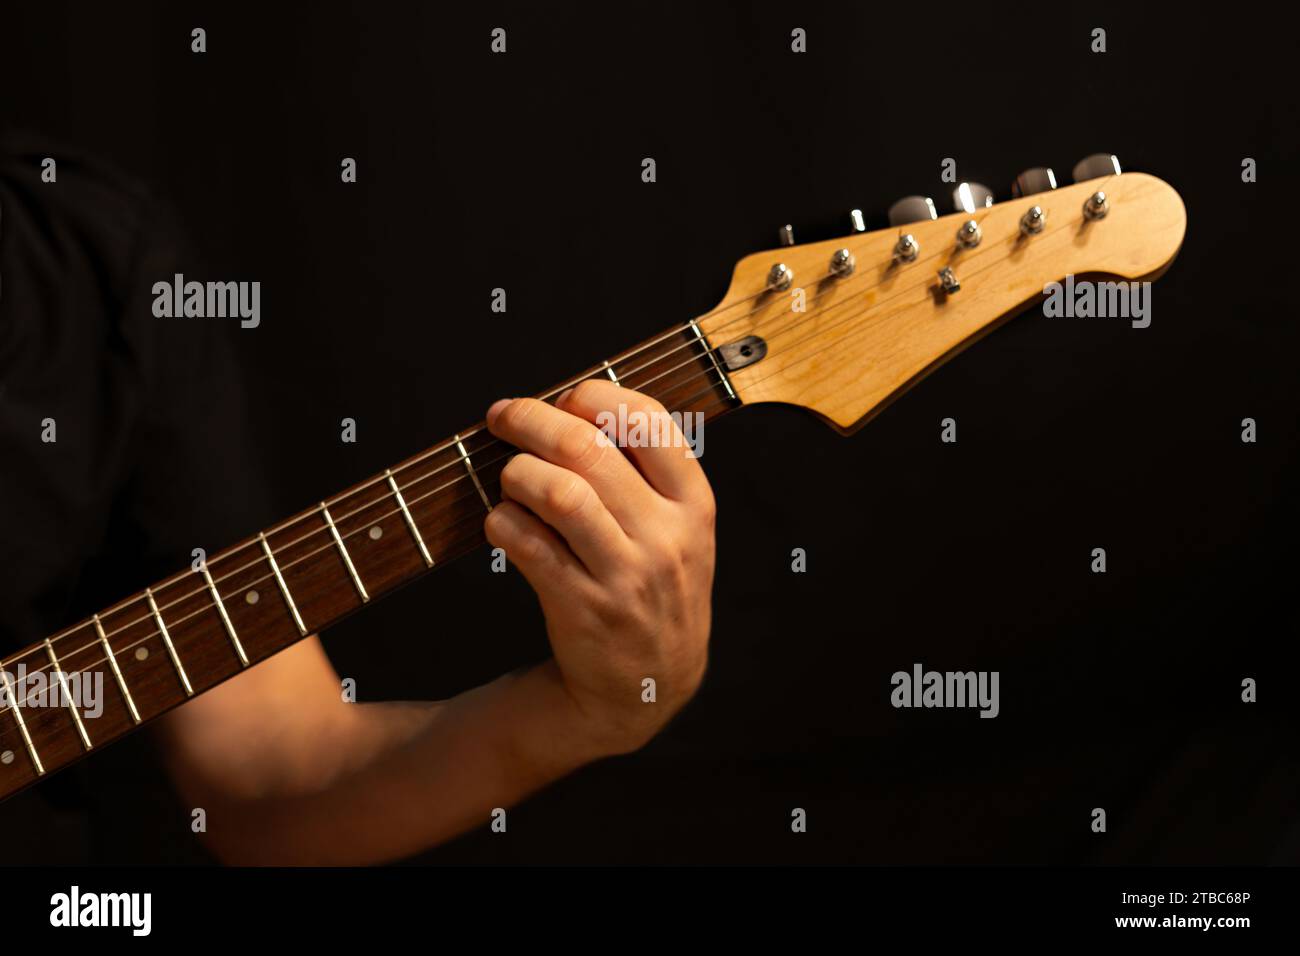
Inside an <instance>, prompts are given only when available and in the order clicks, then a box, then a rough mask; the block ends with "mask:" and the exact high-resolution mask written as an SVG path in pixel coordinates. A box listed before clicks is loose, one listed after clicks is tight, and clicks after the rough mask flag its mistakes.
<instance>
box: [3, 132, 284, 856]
mask: <svg viewBox="0 0 1300 956" xmlns="http://www.w3.org/2000/svg"><path fill="white" fill-rule="evenodd" d="M46 156H55V157H57V160H56V161H57V166H56V169H55V181H54V182H44V181H43V180H42V175H41V174H42V160H43V159H44V158H45V157H46ZM201 271H202V269H201V266H200V264H199V263H198V262H196V261H195V257H194V253H193V252H192V251H191V250H190V247H189V246H188V244H187V243H186V242H184V241H183V240H182V238H181V230H180V229H179V227H178V223H177V219H176V216H175V215H174V214H173V213H171V212H170V211H169V210H168V208H167V206H166V205H165V204H164V203H162V202H161V201H159V199H158V198H157V197H155V196H153V195H151V194H150V192H149V191H148V190H146V189H145V188H143V187H142V186H141V185H140V184H138V183H135V182H133V181H131V180H130V179H128V178H127V177H125V176H122V175H120V174H118V173H116V172H114V171H111V170H109V169H107V168H105V167H103V166H102V165H101V164H98V163H95V162H91V161H87V160H84V159H82V158H79V157H77V155H76V153H75V152H71V151H69V150H68V149H66V148H63V147H61V146H60V147H58V148H57V149H55V148H52V147H51V146H49V145H48V144H45V143H42V142H41V141H39V140H38V139H36V138H34V137H31V136H25V135H19V136H15V135H12V134H10V135H4V136H0V462H2V463H3V467H2V468H0V513H2V514H3V519H2V521H0V529H2V530H0V655H5V654H9V653H12V652H13V651H14V650H16V649H17V648H20V647H23V646H26V645H28V644H30V643H33V642H35V641H39V640H41V639H43V638H44V637H46V636H48V635H49V634H51V633H54V632H55V631H58V630H60V629H61V628H63V627H66V626H67V625H68V624H70V623H72V622H74V621H76V620H78V619H80V618H81V617H84V616H86V615H88V614H90V613H92V612H94V611H96V610H98V609H100V608H102V607H104V606H106V605H109V604H112V603H114V602H115V601H117V600H119V599H121V598H122V597H123V596H125V595H127V594H129V593H131V592H133V591H136V590H139V589H141V588H143V587H144V586H146V585H148V584H150V583H152V582H153V581H155V580H158V579H159V578H162V577H165V576H166V575H168V574H171V573H174V572H175V571H176V570H178V569H180V568H183V567H185V566H186V565H187V564H188V563H189V561H190V553H191V550H192V549H193V548H196V547H203V548H205V549H207V550H208V551H212V550H214V549H216V548H219V547H221V546H224V545H225V544H227V543H228V542H230V541H233V540H235V539H236V538H238V537H240V536H242V535H244V534H247V533H249V532H251V531H252V530H254V529H255V528H257V527H258V526H260V525H264V524H266V523H267V522H268V520H269V518H270V515H269V513H268V512H269V509H268V508H267V506H266V501H265V492H264V491H263V489H264V485H263V484H262V482H261V481H260V480H259V475H258V471H259V469H258V467H257V465H258V462H257V460H256V458H255V456H254V454H253V453H252V447H253V446H252V442H251V441H250V440H249V431H250V429H249V420H248V415H249V409H248V408H247V407H246V403H245V400H244V398H243V396H242V394H241V388H240V384H239V379H240V376H239V374H238V368H237V365H236V363H235V361H234V358H233V343H232V342H231V340H230V338H229V336H230V334H231V327H230V326H229V324H226V323H221V322H215V323H214V322H212V321H210V320H205V319H193V318H189V319H185V318H157V317H155V316H154V315H153V309H152V305H153V295H152V291H151V289H152V285H153V283H154V282H157V281H162V280H170V279H171V277H172V275H173V274H174V273H177V272H181V273H184V272H190V273H199V272H201ZM50 419H52V420H53V429H54V438H55V440H54V441H53V442H48V441H44V440H43V434H48V431H49V425H48V421H47V420H50ZM188 820H189V812H188V810H186V809H184V808H181V807H179V806H177V805H176V804H175V803H174V798H173V796H172V793H171V790H170V788H169V786H168V785H167V783H166V780H165V777H164V775H163V773H162V771H161V768H160V766H159V764H158V761H157V760H156V759H155V757H154V755H153V753H152V742H151V740H150V739H149V732H148V731H147V730H146V731H144V732H141V733H136V734H132V735H130V737H129V738H128V739H127V740H126V741H123V742H121V743H119V744H117V745H115V746H113V747H110V748H107V749H106V750H105V751H104V752H102V753H99V754H96V755H94V756H93V757H92V758H90V759H88V760H83V761H81V762H80V763H79V764H78V765H76V766H75V767H74V768H71V769H68V770H65V771H62V772H60V773H57V774H54V775H52V776H51V777H50V779H49V780H47V781H44V782H42V783H41V784H40V785H38V786H36V787H33V788H32V789H30V790H28V791H26V792H24V793H22V794H20V795H18V796H15V797H13V798H11V799H10V800H8V801H6V802H5V803H3V804H0V833H3V834H4V837H3V848H2V849H0V852H2V853H3V856H4V858H5V860H6V861H7V862H11V863H23V862H32V863H36V862H51V863H61V862H116V863H125V862H132V861H137V860H139V861H146V860H147V861H153V862H157V861H160V860H163V861H165V860H173V861H184V860H192V859H201V858H203V854H202V850H201V847H200V846H199V844H198V842H197V840H196V839H195V838H194V837H193V835H192V834H191V833H190V830H189V826H188Z"/></svg>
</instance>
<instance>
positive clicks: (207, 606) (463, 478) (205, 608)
mask: <svg viewBox="0 0 1300 956" xmlns="http://www.w3.org/2000/svg"><path fill="white" fill-rule="evenodd" d="M1067 225H1068V224H1067ZM1061 228H1064V227H1058V229H1054V230H1052V231H1051V232H1052V233H1054V232H1058V231H1060V229H1061ZM1049 234H1050V233H1049ZM1044 238H1045V237H1044ZM938 255H942V251H941V252H940V253H939V254H938ZM936 257H937V256H932V257H929V258H931V259H933V258H936ZM972 258H973V257H972ZM968 261H969V260H968ZM999 261H1000V260H999ZM976 271H977V272H978V271H983V270H982V269H981V270H976ZM968 274H971V273H968ZM922 285H927V284H922ZM918 287H919V286H913V287H909V288H907V289H904V290H902V292H900V293H899V294H898V295H896V296H893V297H891V298H890V299H888V300H883V301H882V302H878V303H875V304H873V306H872V307H871V308H869V309H867V310H862V311H861V312H858V313H854V314H853V315H851V316H849V317H848V320H851V319H852V318H854V317H856V316H858V315H864V314H866V313H867V312H869V311H872V310H873V309H876V308H879V306H881V305H883V304H884V303H885V302H889V301H893V300H894V299H896V298H899V297H901V296H902V295H903V294H906V292H909V291H913V290H914V289H915V288H918ZM845 304H849V303H848V302H841V303H837V304H836V305H833V306H829V307H828V308H827V309H824V310H820V311H818V312H814V313H812V314H811V315H809V316H808V317H806V318H805V319H804V320H802V321H800V322H797V323H795V325H794V326H789V327H787V328H786V329H783V330H781V332H778V333H775V335H780V334H782V332H788V331H792V330H793V328H795V327H797V326H798V325H800V324H803V323H804V322H806V321H808V320H809V319H811V318H813V317H816V316H818V315H821V314H824V313H825V312H828V311H830V310H831V309H834V308H838V307H839V306H842V305H845ZM783 317H784V315H782V316H778V317H769V318H767V319H766V320H760V322H761V321H774V318H783ZM837 324H842V323H837ZM824 331H825V330H824V329H823V330H819V332H818V333H817V334H819V335H820V334H822V332H824ZM683 333H684V329H683V330H680V331H675V332H673V333H669V334H668V336H665V337H661V341H662V340H664V338H666V337H670V336H671V335H672V334H683ZM775 335H774V336H773V337H775ZM801 341H806V339H804V340H801ZM686 344H687V345H690V344H693V343H686ZM796 344H798V343H796ZM679 350H680V347H679V348H678V349H674V350H671V351H670V352H667V353H664V355H663V356H660V357H658V358H656V359H654V360H652V361H651V362H648V363H646V364H645V365H644V366H641V368H645V367H649V366H650V365H653V364H654V363H655V362H657V361H660V360H661V359H662V358H663V357H666V356H669V355H671V354H673V352H675V351H679ZM820 351H823V350H819V352H820ZM815 354H817V353H814V355H810V356H805V358H812V357H815ZM705 357H706V356H704V355H700V356H694V357H692V358H691V359H690V360H689V361H688V362H686V363H682V364H679V365H678V366H674V367H673V368H672V369H669V370H667V371H665V372H662V373H660V374H659V375H657V376H655V377H654V378H652V379H650V380H648V381H647V382H644V383H640V384H638V385H636V386H635V387H636V388H637V389H639V390H641V389H645V388H646V387H647V386H648V385H649V384H651V383H652V382H654V381H657V380H658V379H660V378H662V377H663V376H664V375H666V374H670V373H671V372H672V371H674V370H675V369H676V368H680V367H682V365H684V364H690V363H691V362H696V361H699V362H703V361H704V359H705ZM799 361H803V359H800V360H799ZM599 371H600V370H599V369H597V370H594V371H593V372H592V373H591V374H599ZM715 371H717V370H716V369H714V368H712V367H709V368H706V369H705V370H704V372H703V373H700V374H697V375H696V376H692V377H691V378H689V379H684V380H682V381H679V382H677V383H674V384H673V385H671V386H669V388H668V392H672V391H675V390H676V389H677V388H679V387H681V386H683V385H685V384H688V383H689V382H690V381H692V380H694V379H697V378H700V377H705V378H707V377H708V376H709V375H711V374H713V373H714V372H715ZM627 374H629V373H626V372H625V373H624V375H625V376H626V375H627ZM760 381H761V380H760ZM757 383H758V382H757V381H756V382H754V383H751V385H755V384H757ZM714 388H716V384H710V386H709V387H708V388H707V389H705V390H704V391H703V392H699V393H696V395H693V396H692V397H691V398H690V399H688V400H687V402H686V403H684V404H689V403H690V402H691V401H694V399H695V398H696V397H698V396H699V395H703V394H706V393H707V392H709V391H712V390H713V389H714ZM668 392H665V393H664V394H665V395H666V394H668ZM715 404H716V403H715ZM724 404H725V400H724ZM497 443H499V442H498V441H495V440H494V442H492V443H489V444H488V445H485V446H483V448H480V449H478V451H477V452H476V454H481V453H482V452H483V451H484V450H485V449H486V448H489V447H491V446H492V444H497ZM512 454H513V452H512V453H510V454H507V455H506V456H502V457H501V458H497V459H493V460H492V461H490V462H487V463H486V464H480V466H479V470H485V469H486V468H489V467H491V465H492V464H494V463H495V462H497V461H500V460H503V459H504V458H507V457H511V455H512ZM460 461H461V459H457V460H456V461H454V462H451V463H448V465H446V466H443V468H442V469H437V470H443V469H445V468H446V467H451V466H454V465H457V464H459V463H460ZM432 474H433V473H430V474H427V475H424V476H422V477H421V478H419V479H416V481H413V482H411V484H410V485H408V486H406V487H408V488H409V487H411V486H413V485H414V484H416V483H418V482H419V481H422V480H424V479H425V478H428V477H430V476H431V475H432ZM466 480H469V476H468V475H465V476H461V477H459V478H457V479H455V480H453V481H452V482H448V483H446V484H444V485H441V486H439V487H438V488H436V489H434V490H433V491H432V492H429V493H427V494H425V495H421V496H419V497H417V498H415V499H413V503H414V502H418V501H420V500H423V499H424V498H426V497H430V496H431V495H433V494H436V493H437V492H440V491H442V490H444V489H445V488H447V487H449V486H450V485H452V484H456V483H457V482H460V481H466ZM475 494H476V492H474V491H471V492H469V493H467V494H466V495H463V496H461V497H459V498H456V499H453V501H452V502H448V504H449V505H454V504H455V503H457V502H459V501H463V500H465V499H466V498H472V497H474V495H475ZM391 497H394V496H393V495H392V494H385V495H383V496H381V497H380V498H377V499H375V500H374V501H372V502H369V503H367V504H365V505H362V506H361V507H359V508H357V509H355V510H354V511H353V512H349V513H348V514H346V515H344V516H342V517H340V519H339V521H340V522H341V521H345V520H347V518H349V517H351V516H354V515H356V514H358V513H360V512H361V511H364V510H366V509H368V508H372V507H375V506H376V505H378V504H380V503H381V502H383V501H385V500H387V499H388V498H391ZM398 513H400V509H397V510H394V511H389V512H386V513H385V514H384V515H381V516H380V517H379V518H378V519H375V521H382V520H384V519H385V518H387V517H391V516H393V515H395V514H398ZM375 521H371V522H368V523H367V524H368V526H369V525H372V524H374V523H375ZM364 530H366V529H365V528H362V529H358V530H357V531H354V532H350V533H349V534H347V535H345V536H344V537H348V538H350V537H352V536H354V535H355V534H359V533H361V532H362V531H364ZM440 530H441V529H440ZM327 531H328V528H322V529H318V530H317V531H315V532H311V533H309V534H308V535H303V536H301V537H299V538H298V539H295V541H293V542H290V543H288V544H286V545H284V546H282V547H281V548H280V551H281V552H284V551H285V550H287V549H288V548H289V547H292V546H293V545H294V544H296V543H299V542H301V541H303V540H306V539H307V538H309V537H311V536H313V535H314V534H319V533H323V532H327ZM238 550H239V549H235V550H234V551H232V552H230V553H228V554H226V555H219V556H218V557H225V558H229V557H231V556H233V554H236V553H238ZM325 550H330V546H329V545H328V544H327V545H324V546H322V547H321V548H318V549H316V550H315V551H312V552H309V553H308V554H307V555H304V556H302V557H300V558H298V559H295V561H292V562H289V563H288V564H287V565H286V567H292V566H293V565H294V564H296V563H298V562H300V561H302V560H306V559H307V558H310V557H312V556H314V555H316V554H319V553H321V552H322V551H325ZM260 560H261V559H259V560H258V561H254V562H250V563H249V564H247V565H244V566H241V567H240V568H238V569H235V570H234V571H231V572H229V573H227V574H226V575H223V576H222V577H220V578H218V579H216V581H224V580H226V579H228V578H230V577H233V576H234V575H236V574H239V573H242V572H243V571H244V570H247V569H248V568H250V567H254V566H255V565H256V564H258V563H260ZM273 576H274V575H273V574H272V575H264V576H263V577H261V578H258V579H256V580H255V581H253V582H250V584H249V585H248V586H251V585H252V584H256V583H260V582H262V581H265V580H269V579H270V578H271V577H273ZM214 583H215V582H214ZM165 586H167V585H165V584H164V585H160V588H161V587H165ZM205 591H206V588H199V589H196V590H195V591H193V592H190V593H189V594H187V595H184V596H182V597H181V598H178V599H176V600H174V601H171V602H169V603H168V604H165V605H163V608H169V607H172V606H174V605H176V604H179V603H181V602H183V601H185V600H188V599H189V598H190V597H194V596H197V595H201V594H204V593H205ZM138 600H139V599H137V601H138ZM122 606H123V607H129V606H130V602H127V603H125V604H123V605H122ZM214 607H216V605H215V604H205V605H204V606H203V607H202V608H200V609H198V610H197V611H194V612H192V613H191V614H189V615H186V616H185V617H184V618H181V619H179V620H178V621H177V622H174V623H180V622H181V621H184V620H188V619H189V618H190V617H193V616H196V615H197V614H200V613H204V612H206V611H208V610H210V609H211V608H214ZM160 610H161V609H160ZM106 613H112V612H111V610H110V611H109V612H106ZM147 620H149V616H145V617H141V618H138V619H136V620H135V621H132V622H131V623H129V624H127V625H124V626H122V627H119V628H117V629H115V630H114V631H112V632H110V634H109V635H106V636H115V635H116V634H118V633H121V632H122V631H125V630H128V629H129V628H131V627H133V626H135V625H136V624H138V623H141V622H143V621H147ZM75 630H76V628H74V629H72V631H70V632H66V633H68V634H70V633H72V632H75ZM156 633H160V632H153V634H156ZM153 634H151V635H149V636H148V637H146V638H144V639H145V640H147V639H149V638H150V637H152V636H153ZM51 640H52V641H53V640H54V639H53V638H52V639H51ZM96 643H97V641H92V642H91V644H88V645H83V647H82V648H79V649H78V650H76V651H72V652H70V653H69V652H65V655H66V656H72V655H75V654H77V653H79V652H81V651H84V650H85V649H87V648H88V647H93V646H94V645H95V644H96ZM132 646H134V645H132ZM37 651H39V648H33V649H31V650H29V651H28V652H27V653H35V652H37ZM47 666H52V665H47ZM44 669H45V668H44V667H43V668H41V670H44ZM0 713H3V710H2V709H0Z"/></svg>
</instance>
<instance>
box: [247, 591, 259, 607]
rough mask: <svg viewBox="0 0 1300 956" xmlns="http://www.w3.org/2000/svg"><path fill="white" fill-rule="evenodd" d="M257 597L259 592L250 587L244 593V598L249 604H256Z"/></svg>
mask: <svg viewBox="0 0 1300 956" xmlns="http://www.w3.org/2000/svg"><path fill="white" fill-rule="evenodd" d="M259 597H261V595H260V594H258V593H257V592H256V591H253V590H251V589H250V590H249V592H248V593H247V594H245V595H244V600H245V601H247V602H248V603H249V604H256V603H257V599H258V598H259Z"/></svg>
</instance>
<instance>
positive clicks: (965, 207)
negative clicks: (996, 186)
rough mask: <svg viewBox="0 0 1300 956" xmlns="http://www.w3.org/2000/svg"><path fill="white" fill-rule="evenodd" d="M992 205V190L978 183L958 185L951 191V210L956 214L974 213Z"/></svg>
mask: <svg viewBox="0 0 1300 956" xmlns="http://www.w3.org/2000/svg"><path fill="white" fill-rule="evenodd" d="M992 205H993V190H991V189H989V187H987V186H982V185H980V184H979V183H958V184H957V188H956V189H954V190H953V191H952V208H953V209H955V210H957V212H974V211H975V210H976V209H985V208H987V207H989V206H992Z"/></svg>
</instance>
